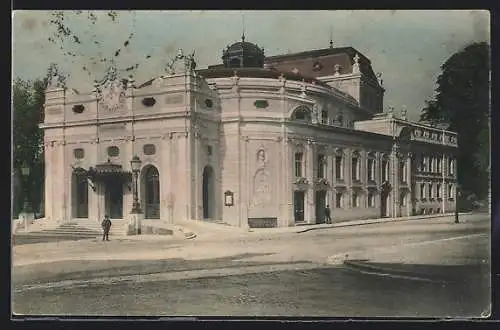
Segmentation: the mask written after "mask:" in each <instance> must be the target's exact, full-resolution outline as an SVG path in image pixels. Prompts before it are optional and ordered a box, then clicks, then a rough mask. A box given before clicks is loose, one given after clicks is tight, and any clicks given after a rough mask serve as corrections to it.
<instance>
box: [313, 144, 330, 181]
mask: <svg viewBox="0 0 500 330" xmlns="http://www.w3.org/2000/svg"><path fill="white" fill-rule="evenodd" d="M316 157H317V158H316V171H315V172H316V173H315V174H316V178H317V179H323V178H326V177H327V175H326V173H327V167H328V161H327V157H326V154H325V152H324V151H323V150H319V152H318V153H317V154H316Z"/></svg>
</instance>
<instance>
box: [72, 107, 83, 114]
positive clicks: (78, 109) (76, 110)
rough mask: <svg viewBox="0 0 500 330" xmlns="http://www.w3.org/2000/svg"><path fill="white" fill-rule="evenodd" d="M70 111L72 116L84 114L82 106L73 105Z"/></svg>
mask: <svg viewBox="0 0 500 330" xmlns="http://www.w3.org/2000/svg"><path fill="white" fill-rule="evenodd" d="M71 110H72V111H73V113H74V114H77V115H79V114H82V113H83V112H85V106H84V105H83V104H75V105H74V106H73V107H71Z"/></svg>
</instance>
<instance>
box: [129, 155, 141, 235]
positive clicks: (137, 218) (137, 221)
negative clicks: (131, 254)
mask: <svg viewBox="0 0 500 330" xmlns="http://www.w3.org/2000/svg"><path fill="white" fill-rule="evenodd" d="M141 164H142V161H141V159H140V158H139V157H137V156H134V157H132V160H131V161H130V167H131V168H132V173H133V174H134V202H133V204H132V210H131V211H130V215H131V220H132V221H131V223H132V224H133V226H134V228H133V231H130V227H129V230H128V232H129V233H131V234H135V235H139V234H140V233H141V226H142V210H141V204H140V203H139V196H138V187H137V186H138V181H139V171H140V170H141ZM129 224H130V223H129Z"/></svg>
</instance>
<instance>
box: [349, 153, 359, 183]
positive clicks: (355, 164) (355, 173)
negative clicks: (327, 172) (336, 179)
mask: <svg viewBox="0 0 500 330" xmlns="http://www.w3.org/2000/svg"><path fill="white" fill-rule="evenodd" d="M358 162H359V159H358V157H352V163H351V173H352V181H358V180H359V166H358V165H359V164H358Z"/></svg>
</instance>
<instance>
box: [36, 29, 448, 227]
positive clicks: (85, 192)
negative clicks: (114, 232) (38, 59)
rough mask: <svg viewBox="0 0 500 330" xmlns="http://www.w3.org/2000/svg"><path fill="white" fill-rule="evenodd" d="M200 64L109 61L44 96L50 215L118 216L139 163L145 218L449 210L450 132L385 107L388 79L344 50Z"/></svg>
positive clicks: (272, 220)
mask: <svg viewBox="0 0 500 330" xmlns="http://www.w3.org/2000/svg"><path fill="white" fill-rule="evenodd" d="M222 61H223V64H220V65H213V66H209V67H208V68H205V69H197V68H196V63H195V61H194V57H193V56H191V55H184V54H183V53H182V51H179V53H178V54H177V56H176V57H175V58H174V59H173V60H172V61H171V62H170V63H169V64H168V65H167V68H166V70H165V72H163V73H162V74H161V75H159V76H157V77H154V78H152V79H151V80H149V81H147V82H144V83H142V84H139V83H136V82H135V81H134V80H133V79H132V78H127V79H122V78H124V77H120V76H119V75H118V73H117V71H116V69H115V68H114V67H113V66H111V68H110V69H109V71H108V72H107V74H106V76H105V78H104V79H103V81H101V82H98V83H95V84H94V89H93V90H91V91H89V92H87V93H82V92H78V91H76V90H74V89H71V88H70V87H69V86H64V85H63V84H62V83H61V82H60V79H59V77H58V75H54V77H53V79H52V81H51V82H50V84H49V86H48V88H47V91H46V104H45V117H44V122H43V124H42V127H43V129H44V130H45V159H46V162H45V164H46V169H45V175H46V178H45V203H46V207H45V214H46V220H49V221H55V222H57V223H65V222H82V223H85V222H88V221H94V222H100V220H101V219H102V217H103V216H104V214H109V215H110V217H111V218H112V219H113V220H114V221H120V220H121V221H125V219H126V218H127V215H128V214H129V213H130V212H131V209H132V203H133V192H134V183H135V181H134V176H133V175H132V171H131V164H130V160H131V159H132V157H133V156H134V155H136V156H138V157H139V158H140V160H141V169H140V172H139V174H138V181H137V182H138V197H139V201H140V204H141V207H142V210H143V213H144V218H145V219H150V220H153V219H156V220H157V221H162V222H164V223H172V224H175V223H176V222H178V221H186V220H198V221H213V222H221V223H226V224H229V225H232V226H239V227H246V226H249V227H286V226H294V225H298V224H304V223H309V224H313V223H321V222H323V221H324V209H325V206H326V205H329V207H330V208H331V215H332V218H333V219H334V221H339V220H350V219H363V218H378V217H401V216H409V215H416V214H432V213H445V212H452V211H453V210H454V207H455V197H456V192H455V185H456V163H455V154H456V150H457V135H456V133H454V132H450V131H446V130H443V129H439V128H436V127H431V126H428V125H423V124H421V123H416V122H410V121H409V120H408V119H407V118H406V113H405V110H404V109H402V110H398V111H395V110H394V109H389V110H387V111H386V112H383V97H384V88H383V86H382V80H381V77H380V75H377V74H375V73H374V71H373V69H372V65H371V62H370V60H369V59H368V58H367V57H365V56H364V55H363V54H361V53H360V52H358V51H357V50H356V49H354V48H352V47H341V48H334V47H332V46H330V47H329V48H324V49H318V50H311V51H304V52H300V53H294V54H286V55H278V56H270V57H266V56H265V55H264V50H263V49H262V48H260V47H258V46H257V45H256V44H253V43H250V42H247V41H245V39H244V37H243V38H242V40H241V41H239V42H236V43H234V44H232V45H230V46H229V47H227V48H226V49H224V50H223V56H222Z"/></svg>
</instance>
